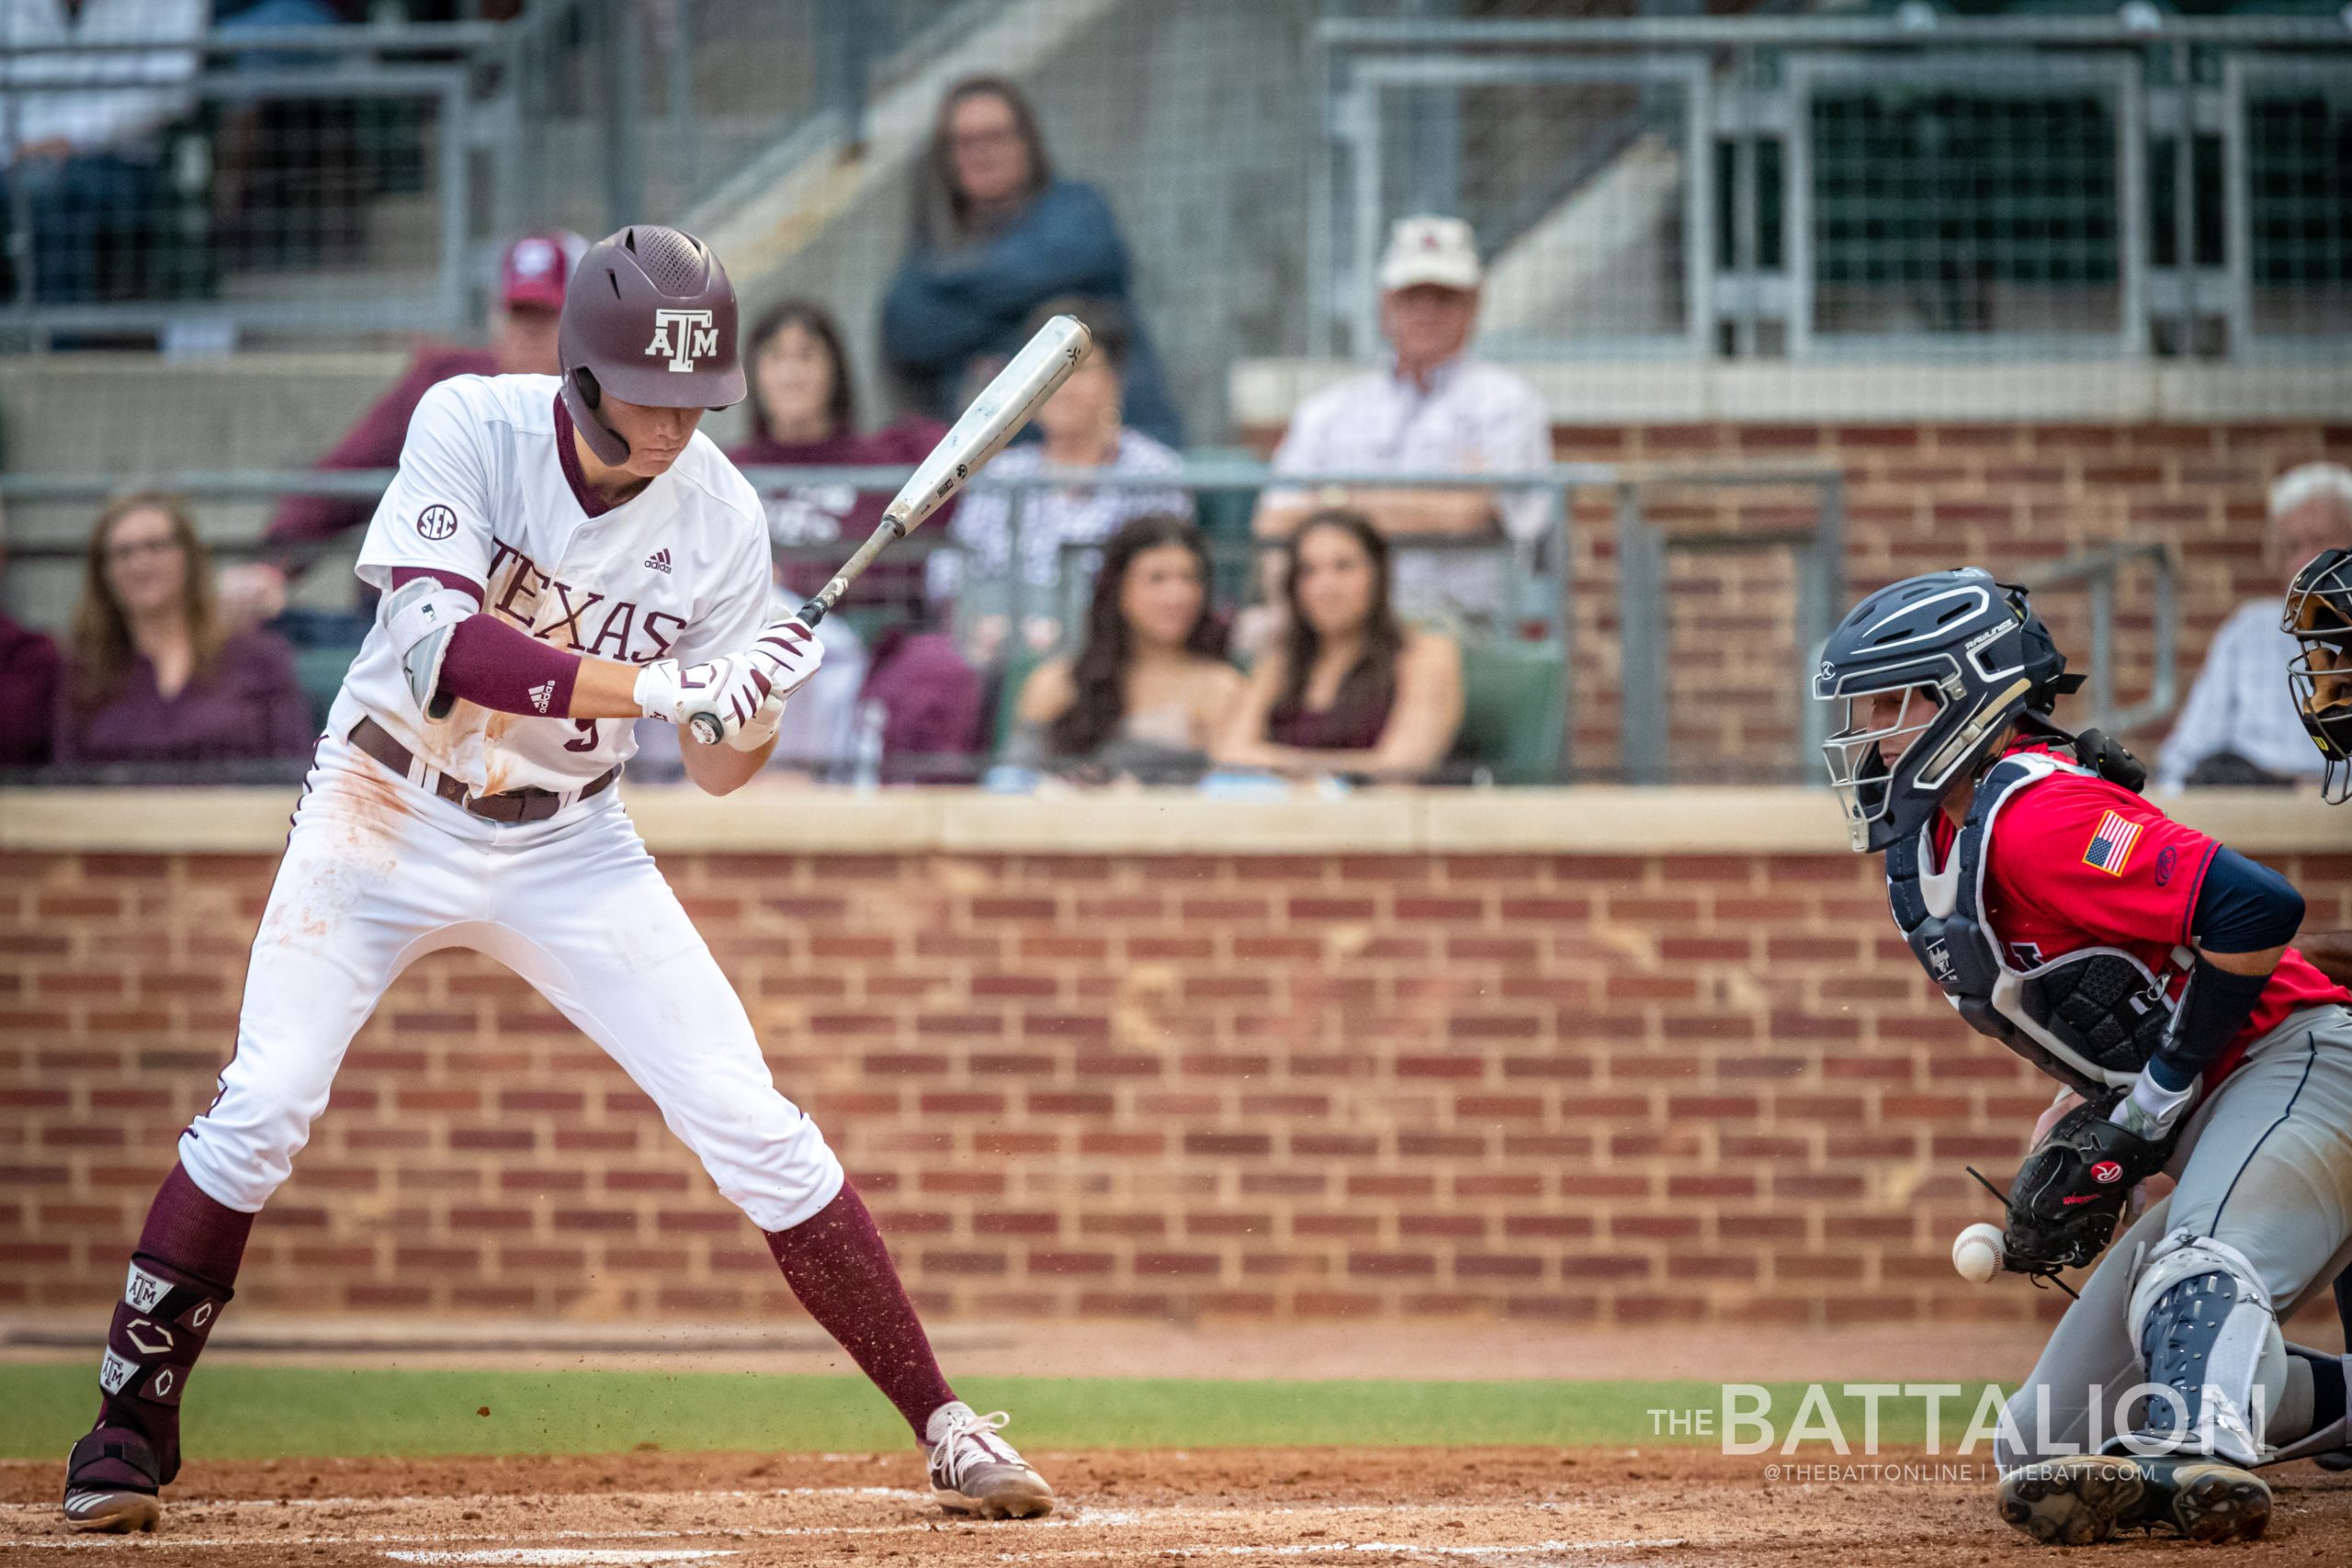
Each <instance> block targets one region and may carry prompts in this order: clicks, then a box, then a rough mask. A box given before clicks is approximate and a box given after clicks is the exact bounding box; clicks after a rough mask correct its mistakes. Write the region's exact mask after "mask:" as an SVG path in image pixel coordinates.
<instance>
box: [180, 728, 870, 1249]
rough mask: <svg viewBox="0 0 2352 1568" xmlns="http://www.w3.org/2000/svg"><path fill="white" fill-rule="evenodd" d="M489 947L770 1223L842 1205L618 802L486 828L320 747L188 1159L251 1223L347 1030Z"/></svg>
mask: <svg viewBox="0 0 2352 1568" xmlns="http://www.w3.org/2000/svg"><path fill="white" fill-rule="evenodd" d="M444 947H467V948H472V949H474V950H476V951H478V952H481V953H488V954H490V955H491V956H492V957H493V958H495V959H497V960H498V961H499V962H501V963H503V964H506V965H507V966H508V967H510V968H512V969H513V970H514V971H515V973H516V974H518V975H520V976H523V978H524V979H526V980H527V981H529V982H530V983H531V985H532V986H533V987H536V988H537V990H538V991H539V993H540V994H541V995H543V996H545V997H546V998H548V1000H549V1001H551V1002H553V1003H554V1004H555V1005H556V1007H557V1008H558V1009H560V1010H561V1011H562V1013H563V1014H564V1016H565V1017H566V1018H569V1019H570V1020H571V1021H572V1022H573V1023H575V1024H577V1025H578V1026H579V1027H580V1029H581V1030H582V1032H584V1033H586V1034H587V1035H588V1037H589V1038H590V1039H592V1040H594V1041H595V1042H596V1043H597V1044H598V1045H600V1046H602V1047H604V1049H605V1054H606V1055H610V1056H611V1057H612V1058H613V1060H614V1061H616V1062H617V1063H619V1064H620V1066H621V1067H622V1069H623V1070H624V1071H626V1072H627V1073H628V1076H629V1077H631V1078H632V1079H634V1080H635V1081H636V1083H637V1085H638V1087H639V1089H643V1090H644V1091H645V1092H646V1094H647V1095H649V1096H650V1098H651V1099H652V1100H653V1102H654V1104H655V1105H657V1106H659V1107H660V1108H661V1111H662V1120H663V1121H664V1122H667V1123H668V1124H669V1127H670V1130H671V1131H672V1132H673V1133H675V1134H677V1135H678V1136H679V1137H680V1138H682V1139H684V1142H685V1144H686V1145H687V1147H689V1148H691V1149H693V1150H694V1152H695V1154H696V1155H697V1156H700V1157H701V1159H702V1163H703V1168H704V1169H706V1170H707V1171H709V1172H710V1176H711V1179H712V1180H713V1181H715V1182H717V1183H718V1190H719V1191H720V1192H721V1193H722V1194H724V1195H725V1196H726V1198H727V1199H728V1201H730V1202H732V1203H734V1204H735V1205H736V1206H737V1207H738V1208H741V1210H742V1211H743V1212H744V1213H745V1214H747V1215H749V1216H750V1217H751V1219H752V1223H753V1224H757V1225H758V1226H759V1227H760V1228H761V1229H762V1230H767V1231H779V1230H788V1229H790V1228H791V1227H792V1226H794V1225H797V1224H799V1223H800V1222H801V1221H803V1220H806V1219H808V1218H809V1217H810V1216H811V1215H813V1214H815V1213H817V1211H818V1210H820V1209H821V1208H823V1207H824V1206H825V1205H826V1204H827V1203H829V1202H831V1201H832V1200H833V1197H834V1195H835V1194H836V1193H838V1192H839V1191H840V1190H841V1187H842V1166H841V1161H840V1159H839V1158H837V1157H836V1156H834V1154H833V1151H832V1150H831V1148H830V1147H829V1146H828V1145H826V1143H825V1139H824V1135H823V1134H821V1133H820V1132H819V1131H818V1130H817V1125H816V1123H815V1122H812V1121H810V1120H809V1117H808V1116H807V1115H805V1114H804V1113H803V1112H802V1111H800V1110H799V1109H798V1108H797V1106H795V1105H794V1104H793V1103H792V1102H791V1101H790V1100H786V1099H785V1097H784V1096H783V1095H782V1094H780V1093H778V1092H777V1091H776V1088H775V1080H774V1079H773V1078H772V1077H770V1075H769V1072H768V1066H767V1063H766V1061H765V1060H764V1059H763V1057H762V1055H760V1046H759V1042H758V1040H757V1039H756V1038H755V1037H754V1035H753V1034H752V1021H751V1019H750V1018H749V1016H747V1015H746V1014H745V1012H744V1010H743V1004H742V1003H741V1000H739V999H738V998H737V997H736V995H735V991H734V987H731V986H729V984H728V983H727V977H726V976H725V975H723V974H722V973H720V971H719V968H718V963H717V962H716V961H715V960H714V959H713V958H712V957H711V955H710V950H709V949H708V948H707V946H705V945H704V943H703V940H702V937H701V934H700V933H699V932H697V931H695V928H694V926H693V924H692V922H690V921H689V920H688V919H686V912H685V910H684V908H681V907H680V906H679V904H678V900H677V897H676V896H675V895H674V894H673V893H672V892H671V891H670V886H669V884H668V883H667V882H665V881H664V880H663V879H662V874H661V872H660V871H659V870H658V869H657V868H656V867H655V865H654V863H653V857H652V855H651V854H650V853H649V852H647V851H646V848H645V844H644V842H643V840H640V839H639V837H638V834H637V828H636V825H635V824H634V823H632V822H631V821H630V820H629V818H628V813H627V812H626V811H624V810H623V809H622V808H621V805H620V800H619V791H618V790H616V789H612V790H606V791H605V793H604V794H602V795H597V796H595V797H594V798H592V799H589V800H586V801H583V802H580V803H578V804H576V805H574V806H572V807H569V808H568V809H567V810H565V811H563V812H562V813H560V814H559V815H558V816H556V817H553V818H548V820H546V821H544V822H532V823H515V824H502V823H495V822H490V821H485V820H484V819H482V818H479V817H476V816H474V815H473V814H471V813H470V812H468V811H465V810H462V809H460V808H459V807H456V806H453V805H451V804H449V803H448V802H447V801H445V800H442V799H440V798H438V797H437V796H435V795H431V794H429V793H427V792H426V791H424V790H423V789H421V788H418V787H416V786H415V785H413V784H409V783H408V782H407V781H405V780H402V779H399V778H396V777H395V776H394V775H393V774H392V773H390V771H389V770H387V769H385V768H383V767H381V766H379V764H377V763H376V762H375V761H372V760H371V759H369V758H368V757H365V756H363V755H361V754H360V753H359V752H357V751H356V750H353V749H352V748H351V747H349V746H348V745H346V744H345V743H344V742H343V741H342V740H340V739H335V738H334V737H329V738H328V739H325V740H323V741H322V742H321V744H320V747H319V752H318V757H317V760H316V761H315V762H314V764H313V765H312V767H311V774H310V780H309V784H308V787H307V789H306V790H305V793H304V794H303V796H302V801H301V804H300V807H298V808H297V809H296V811H295V815H294V830H293V833H292V835H291V836H290V837H289V838H288V840H287V845H286V856H285V859H284V861H283V862H282V863H280V864H279V866H278V871H277V883H276V885H275V886H272V887H271V889H270V895H269V905H268V908H267V910H266V912H265V913H264V914H263V916H262V922H261V930H260V932H259V933H258V934H257V935H256V936H255V937H254V948H253V959H252V963H251V965H250V967H249V968H248V970H247V971H246V975H245V994H244V1003H243V1009H242V1010H241V1011H240V1013H239V1015H238V1020H237V1049H236V1054H235V1055H233V1056H232V1057H231V1058H230V1061H229V1065H228V1066H227V1067H225V1068H224V1069H222V1071H221V1074H220V1092H219V1094H218V1095H217V1096H216V1097H215V1098H214V1100H213V1102H212V1106H211V1108H210V1109H209V1110H208V1111H205V1113H204V1114H203V1115H201V1116H199V1117H198V1118H197V1119H196V1121H195V1122H193V1123H192V1124H190V1126H189V1127H188V1128H187V1131H186V1132H185V1133H183V1134H180V1163H181V1164H182V1165H183V1166H184V1167H186V1168H187V1173H188V1176H189V1178H190V1179H193V1180H194V1181H195V1182H196V1184H197V1186H198V1187H199V1188H201V1189H203V1190H204V1191H205V1192H206V1193H208V1194H209V1195H210V1196H211V1197H212V1198H214V1199H216V1200H218V1201H220V1202H222V1203H225V1204H227V1205H228V1206H229V1207H230V1208H232V1209H236V1210H240V1211H242V1212H243V1213H258V1212H259V1211H260V1209H261V1207H262V1205H263V1204H265V1203H266V1202H267V1201H269V1196H270V1194H271V1193H273V1192H275V1191H277V1189H278V1187H279V1186H280V1185H281V1184H282V1183H284V1181H285V1180H286V1179H287V1177H288V1175H289V1174H290V1173H291V1170H292V1167H293V1159H294V1156H295V1155H296V1154H297V1153H298V1152H299V1151H300V1149H301V1147H302V1145H304V1144H306V1143H307V1142H309V1141H310V1135H311V1122H313V1121H315V1120H316V1119H317V1118H318V1116H319V1114H320V1112H322V1111H324V1110H325V1109H326V1106H327V1095H328V1090H329V1089H330V1087H331V1086H332V1085H333V1084H334V1075H335V1069H336V1068H337V1067H339V1066H342V1064H343V1055H344V1052H345V1049H346V1048H347V1047H348V1046H349V1045H350V1043H351V1037H352V1036H353V1035H354V1034H355V1033H356V1032H358V1030H359V1026H360V1025H361V1024H363V1023H365V1022H366V1021H367V1020H368V1015H369V1014H370V1013H372V1012H373V1011H374V1010H375V1009H376V1003H377V1000H378V998H380V997H382V995H383V994H384V991H385V989H386V987H390V985H391V983H392V981H393V980H395V979H396V978H398V977H399V976H400V973H401V970H403V969H405V968H407V967H408V966H409V964H413V963H414V962H415V961H416V960H417V959H418V958H420V957H422V956H424V954H425V953H432V952H434V951H435V950H436V949H439V948H444Z"/></svg>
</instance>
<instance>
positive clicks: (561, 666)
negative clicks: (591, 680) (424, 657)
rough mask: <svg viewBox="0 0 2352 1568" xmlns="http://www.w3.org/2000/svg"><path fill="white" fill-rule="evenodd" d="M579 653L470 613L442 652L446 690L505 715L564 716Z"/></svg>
mask: <svg viewBox="0 0 2352 1568" xmlns="http://www.w3.org/2000/svg"><path fill="white" fill-rule="evenodd" d="M579 679H580V656H579V655H578V654H576V653H566V652H565V651H564V650H563V649H560V648H557V647H555V646H553V645H552V644H549V643H544V642H541V641H540V640H539V639H538V638H537V637H533V636H531V634H530V633H528V632H526V631H523V630H521V629H519V628H517V627H515V626H508V625H507V624H506V623H505V622H504V621H501V620H497V619H494V618H493V617H492V616H489V615H468V616H467V617H466V618H465V619H464V620H462V621H459V622H458V627H457V629H456V630H455V631H453V632H451V633H450V634H449V650H448V651H447V653H445V654H443V655H442V656H441V689H442V690H443V691H445V692H447V693H449V694H451V695H453V696H458V697H463V698H464V699H465V700H466V701H468V702H469V703H477V704H480V705H481V706H483V707H486V708H494V709H496V710H497V711H498V712H500V713H519V714H529V715H534V716H548V717H551V718H563V717H565V716H568V715H570V713H571V688H572V684H573V682H576V681H578V680H579Z"/></svg>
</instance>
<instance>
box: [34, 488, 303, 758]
mask: <svg viewBox="0 0 2352 1568" xmlns="http://www.w3.org/2000/svg"><path fill="white" fill-rule="evenodd" d="M63 691H64V700H63V703H62V711H61V713H60V714H59V722H58V726H57V760H58V761H61V762H83V763H89V762H201V761H236V760H243V759H251V758H257V757H300V756H304V755H306V754H308V752H309V751H310V750H311V743H312V742H313V741H314V740H315V739H317V733H316V728H315V726H314V725H313V724H312V722H311V705H310V703H309V701H308V700H307V699H306V698H305V697H304V696H303V695H302V689H301V686H300V682H297V681H296V679H295V676H294V660H293V655H292V654H291V653H290V652H289V651H288V649H287V647H286V645H285V644H284V643H283V642H281V641H279V640H278V639H277V637H272V636H271V635H269V634H268V633H266V632H230V631H228V630H226V629H225V628H224V626H222V624H221V619H220V611H219V606H218V604H217V603H216V601H215V597H214V591H213V576H212V557H211V553H210V552H209V551H208V550H207V549H206V548H205V546H204V541H203V539H202V538H200V537H199V536H198V534H197V531H196V524H195V522H194V520H193V519H192V518H191V517H190V516H189V515H188V512H187V506H186V505H185V504H184V503H182V502H180V501H179V500H178V499H177V498H176V497H174V496H168V495H160V494H156V493H154V492H152V491H142V492H141V493H139V494H136V495H127V496H124V497H122V498H121V499H119V500H118V501H116V502H113V503H112V504H110V505H108V506H107V508H106V510H105V511H103V512H101V513H99V514H98V520H97V524H96V526H95V527H94V528H92V529H91V531H90V544H89V549H88V551H87V553H86V554H85V557H84V558H83V568H82V599H81V603H80V604H78V605H77V606H76V607H75V609H74V632H73V647H72V649H71V663H70V667H69V671H68V674H67V678H66V680H65V682H64V683H63Z"/></svg>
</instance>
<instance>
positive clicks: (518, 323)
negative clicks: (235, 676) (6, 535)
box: [220, 229, 588, 626]
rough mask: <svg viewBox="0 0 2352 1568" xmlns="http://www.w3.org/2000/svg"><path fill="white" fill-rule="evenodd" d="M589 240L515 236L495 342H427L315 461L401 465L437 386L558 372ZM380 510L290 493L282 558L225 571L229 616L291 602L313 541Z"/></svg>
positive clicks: (338, 467) (266, 614)
mask: <svg viewBox="0 0 2352 1568" xmlns="http://www.w3.org/2000/svg"><path fill="white" fill-rule="evenodd" d="M587 248H588V243H587V242H586V241H585V240H582V238H581V237H580V236H579V235H577V234H574V233H571V231H568V230H561V229H549V230H542V231H538V232H536V233H530V234H525V235H523V236H522V237H521V238H519V239H517V240H515V242H514V243H512V244H510V245H508V246H507V247H506V251H505V254H503V256H502V257H501V259H500V262H499V268H498V310H497V314H496V315H495V316H493V317H492V321H491V328H490V335H491V341H490V346H489V347H487V348H466V347H461V346H458V345H456V344H428V345H426V346H425V347H424V348H421V349H419V350H418V351H417V354H416V356H415V358H413V360H411V361H410V363H409V367H408V371H407V373H406V374H405V375H403V376H401V378H400V379H399V380H398V381H395V382H394V383H392V386H391V389H390V390H389V391H387V392H386V393H385V394H384V395H383V396H382V397H380V398H379V399H377V400H376V403H375V406H374V407H372V408H370V409H369V410H368V412H366V413H364V414H362V415H361V416H360V417H359V423H356V424H355V425H353V426H352V427H351V428H350V429H349V430H347V431H345V433H344V436H343V439H342V440H340V441H338V442H336V443H335V444H334V448H333V449H332V450H330V451H329V452H328V453H327V454H326V456H325V457H321V458H320V459H319V460H318V462H317V463H315V464H313V465H312V467H314V468H320V469H322V470H325V471H328V472H350V471H353V470H364V469H369V468H397V467H399V465H400V460H401V443H402V442H404V441H406V440H407V439H408V422H409V420H410V418H411V417H412V416H413V415H414V414H415V412H416V405H417V404H418V403H419V402H421V401H422V400H424V394H425V391H426V389H428V388H430V387H433V386H435V385H436V384H437V383H439V382H442V381H446V380H448V379H449V378H451V377H453V376H515V375H525V376H552V375H554V374H555V373H556V326H557V321H558V318H559V317H560V315H561V314H562V311H563V290H564V286H565V285H566V284H567V283H569V282H570V281H571V269H572V267H573V266H574V265H576V264H577V263H578V262H579V260H580V257H581V254H582V253H583V252H584V251H586V250H587ZM548 395H549V396H550V397H552V396H553V395H554V394H553V393H549V394H548ZM375 512H376V503H375V502H372V501H363V500H356V499H353V498H349V497H344V496H332V495H304V496H294V497H291V498H289V499H288V500H287V501H286V502H284V503H283V504H281V505H280V506H279V507H278V509H277V513H276V515H274V516H273V517H271V519H270V520H269V527H268V530H267V533H266V539H267V542H268V544H269V546H270V547H271V548H272V550H273V552H274V553H273V555H272V558H270V559H269V560H267V561H256V562H254V563H253V564H251V565H248V566H242V567H232V568H231V569H229V570H226V571H223V572H222V573H221V574H220V603H221V608H222V613H223V614H224V615H226V616H227V618H228V620H229V623H230V624H231V625H232V626H251V625H254V623H256V622H259V621H266V620H268V619H269V618H270V617H271V616H273V615H277V613H278V612H280V611H281V610H283V609H285V608H286V593H287V590H288V588H289V587H290V586H291V585H292V583H293V581H294V580H295V579H296V578H298V577H300V575H301V573H302V570H303V568H304V567H305V566H306V565H307V564H308V562H309V553H308V551H309V547H315V546H317V545H319V544H322V543H323V542H325V541H326V540H329V539H332V538H334V537H335V536H337V535H339V534H343V533H345V532H347V531H349V530H351V529H353V528H358V527H362V526H365V525H366V524H367V522H368V518H369V517H371V516H373V515H374V514H375Z"/></svg>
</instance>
